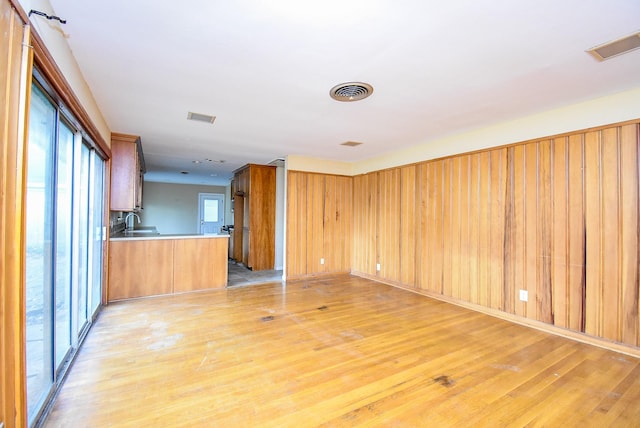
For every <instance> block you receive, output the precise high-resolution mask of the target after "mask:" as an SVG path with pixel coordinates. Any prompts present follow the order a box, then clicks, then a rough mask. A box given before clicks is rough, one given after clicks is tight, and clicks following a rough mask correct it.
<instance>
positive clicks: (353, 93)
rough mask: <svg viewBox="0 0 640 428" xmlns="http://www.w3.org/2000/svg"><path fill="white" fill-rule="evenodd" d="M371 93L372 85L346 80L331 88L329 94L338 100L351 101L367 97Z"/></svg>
mask: <svg viewBox="0 0 640 428" xmlns="http://www.w3.org/2000/svg"><path fill="white" fill-rule="evenodd" d="M372 93H373V87H372V86H371V85H369V84H368V83H362V82H348V83H341V84H339V85H336V86H334V87H333V88H331V91H330V92H329V95H331V98H333V99H334V100H338V101H344V102H351V101H359V100H363V99H365V98H367V97H368V96H369V95H371V94H372Z"/></svg>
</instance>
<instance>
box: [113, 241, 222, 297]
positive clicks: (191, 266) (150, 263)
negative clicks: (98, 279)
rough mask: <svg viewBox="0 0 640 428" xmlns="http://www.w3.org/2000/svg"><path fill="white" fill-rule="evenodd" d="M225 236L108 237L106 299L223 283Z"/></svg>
mask: <svg viewBox="0 0 640 428" xmlns="http://www.w3.org/2000/svg"><path fill="white" fill-rule="evenodd" d="M227 239H228V237H226V236H220V237H215V238H213V237H212V238H192V239H189V238H186V239H185V238H183V239H158V238H151V239H122V240H112V241H110V250H109V292H108V296H109V301H114V300H122V299H130V298H134V297H144V296H156V295H162V294H171V293H181V292H185V291H195V290H206V289H210V288H224V287H226V286H227V277H228V272H227V247H228V242H227Z"/></svg>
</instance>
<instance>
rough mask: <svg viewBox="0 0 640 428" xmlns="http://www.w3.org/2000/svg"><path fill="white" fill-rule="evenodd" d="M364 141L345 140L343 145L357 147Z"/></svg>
mask: <svg viewBox="0 0 640 428" xmlns="http://www.w3.org/2000/svg"><path fill="white" fill-rule="evenodd" d="M360 144H362V143H358V142H357V141H345V142H344V143H341V144H340V145H341V146H347V147H356V146H359V145H360Z"/></svg>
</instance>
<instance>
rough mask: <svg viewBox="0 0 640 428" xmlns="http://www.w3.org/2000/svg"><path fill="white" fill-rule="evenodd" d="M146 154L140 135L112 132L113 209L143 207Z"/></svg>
mask: <svg viewBox="0 0 640 428" xmlns="http://www.w3.org/2000/svg"><path fill="white" fill-rule="evenodd" d="M145 172H146V169H145V164H144V155H143V153H142V143H141V141H140V137H138V136H135V135H126V134H118V133H112V134H111V207H110V209H111V211H127V212H130V211H139V210H140V209H142V187H143V182H144V173H145Z"/></svg>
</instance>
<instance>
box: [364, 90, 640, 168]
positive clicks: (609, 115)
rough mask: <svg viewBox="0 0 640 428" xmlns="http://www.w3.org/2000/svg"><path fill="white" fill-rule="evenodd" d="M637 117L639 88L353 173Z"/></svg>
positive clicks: (369, 163)
mask: <svg viewBox="0 0 640 428" xmlns="http://www.w3.org/2000/svg"><path fill="white" fill-rule="evenodd" d="M523 102H525V100H523ZM638 118H640V86H638V87H637V88H635V89H632V90H629V91H625V92H620V93H617V94H615V95H610V96H606V97H600V98H596V99H593V100H589V101H585V102H581V103H578V104H572V105H569V106H566V107H562V108H558V109H553V110H548V111H545V112H543V113H539V114H535V115H531V116H527V117H523V118H519V119H515V120H512V121H509V122H503V123H499V124H496V125H494V126H490V127H486V128H482V129H478V130H475V131H470V132H465V133H461V134H456V135H453V136H450V137H446V138H441V139H438V140H434V141H430V142H428V143H424V144H419V145H417V146H414V147H410V148H408V149H404V150H398V151H395V152H390V153H386V154H384V155H381V156H377V157H375V158H371V159H367V160H364V161H360V162H355V163H354V164H353V174H354V175H357V174H364V173H367V172H371V171H378V170H381V169H385V168H391V167H395V166H400V165H407V164H411V163H415V162H419V161H424V160H429V159H436V158H440V157H444V156H450V155H454V154H458V153H466V152H471V151H475V150H480V149H485V148H489V147H497V146H503V145H505V144H513V143H518V142H520V141H527V140H533V139H537V138H544V137H547V136H552V135H557V134H563V133H567V132H572V131H578V130H581V129H587V128H592V127H597V126H602V125H607V124H611V123H616V122H624V121H627V120H634V119H638Z"/></svg>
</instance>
